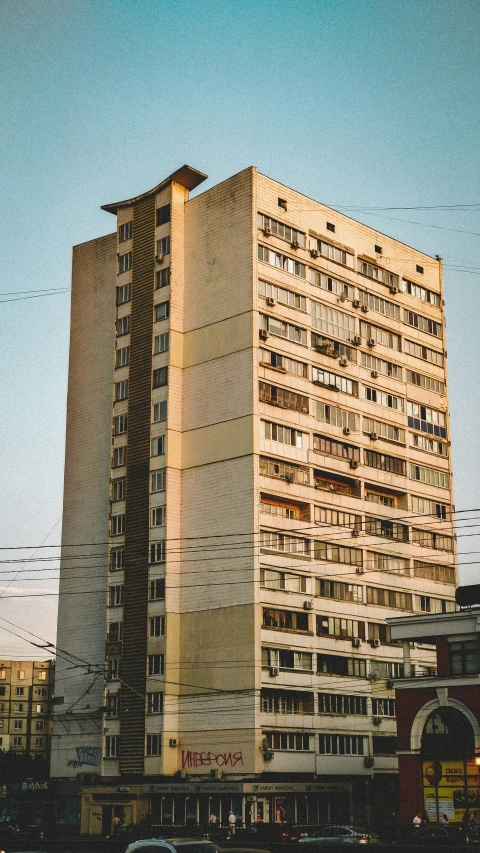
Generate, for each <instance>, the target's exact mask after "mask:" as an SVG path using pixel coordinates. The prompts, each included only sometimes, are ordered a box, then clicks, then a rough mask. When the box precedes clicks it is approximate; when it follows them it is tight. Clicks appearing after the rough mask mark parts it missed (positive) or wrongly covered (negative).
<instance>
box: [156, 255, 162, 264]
mask: <svg viewBox="0 0 480 853" xmlns="http://www.w3.org/2000/svg"><path fill="white" fill-rule="evenodd" d="M155 260H156V262H157V264H163V255H155Z"/></svg>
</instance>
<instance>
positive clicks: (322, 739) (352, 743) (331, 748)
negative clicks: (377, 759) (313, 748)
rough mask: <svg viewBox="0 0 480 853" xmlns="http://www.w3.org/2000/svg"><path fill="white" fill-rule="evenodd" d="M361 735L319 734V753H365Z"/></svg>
mask: <svg viewBox="0 0 480 853" xmlns="http://www.w3.org/2000/svg"><path fill="white" fill-rule="evenodd" d="M367 740H368V739H367V738H366V737H362V736H361V735H319V736H318V748H319V752H320V755H365V754H366V748H365V741H367Z"/></svg>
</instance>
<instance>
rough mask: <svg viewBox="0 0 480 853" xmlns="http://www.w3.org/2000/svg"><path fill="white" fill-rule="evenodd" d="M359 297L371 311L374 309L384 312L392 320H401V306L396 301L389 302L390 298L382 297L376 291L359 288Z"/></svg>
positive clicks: (376, 311)
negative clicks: (371, 291)
mask: <svg viewBox="0 0 480 853" xmlns="http://www.w3.org/2000/svg"><path fill="white" fill-rule="evenodd" d="M358 298H359V300H360V302H361V303H362V305H363V306H365V308H368V310H369V311H374V312H375V313H376V314H383V316H384V317H388V318H389V319H390V320H400V306H399V305H396V304H395V302H389V301H388V299H382V298H381V296H377V295H376V294H375V293H370V291H368V290H359V291H358Z"/></svg>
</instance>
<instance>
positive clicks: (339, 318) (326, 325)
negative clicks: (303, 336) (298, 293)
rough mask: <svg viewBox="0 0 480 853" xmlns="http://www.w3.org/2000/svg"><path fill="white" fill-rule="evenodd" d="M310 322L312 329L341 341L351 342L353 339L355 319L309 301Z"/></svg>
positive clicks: (321, 304)
mask: <svg viewBox="0 0 480 853" xmlns="http://www.w3.org/2000/svg"><path fill="white" fill-rule="evenodd" d="M310 308H311V321H312V326H313V328H314V329H317V330H318V331H319V332H325V334H327V335H333V336H334V337H335V338H340V339H341V340H342V341H352V340H353V338H354V337H355V317H352V316H351V315H350V314H344V313H343V311H337V310H336V309H335V308H330V307H329V306H328V305H324V304H323V303H321V302H315V301H314V300H313V299H311V300H310Z"/></svg>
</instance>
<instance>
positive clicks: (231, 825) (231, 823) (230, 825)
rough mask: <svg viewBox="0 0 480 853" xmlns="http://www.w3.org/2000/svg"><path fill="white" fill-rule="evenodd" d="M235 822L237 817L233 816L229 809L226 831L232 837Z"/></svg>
mask: <svg viewBox="0 0 480 853" xmlns="http://www.w3.org/2000/svg"><path fill="white" fill-rule="evenodd" d="M236 822H237V818H236V817H235V815H234V814H233V812H232V811H231V812H230V814H229V815H228V831H229V834H230V838H233V836H234V835H235V824H236Z"/></svg>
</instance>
